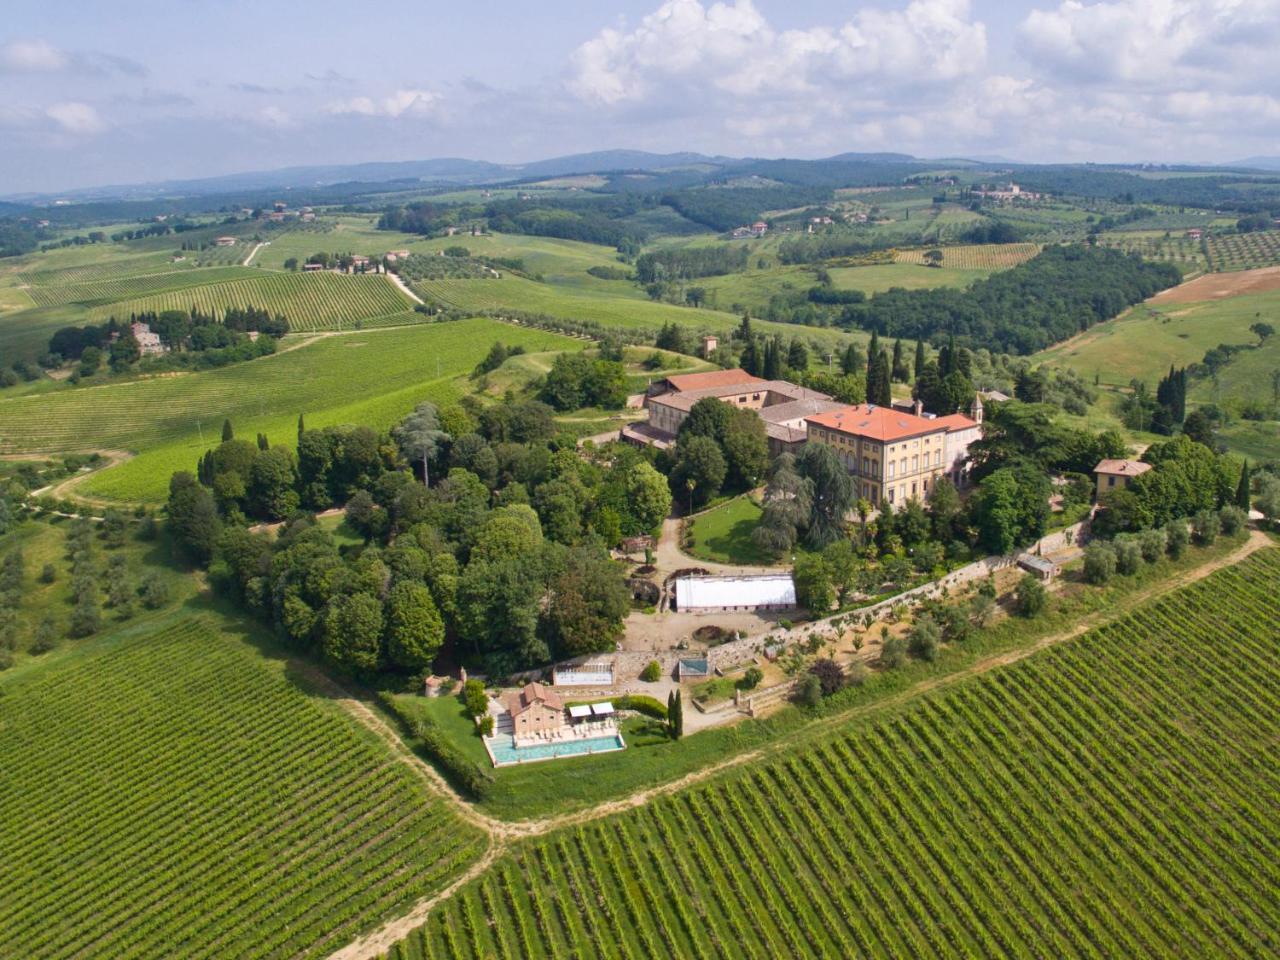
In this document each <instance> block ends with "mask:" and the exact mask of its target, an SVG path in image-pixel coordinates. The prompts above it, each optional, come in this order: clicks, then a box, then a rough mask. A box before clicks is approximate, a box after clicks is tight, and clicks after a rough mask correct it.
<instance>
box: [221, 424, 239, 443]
mask: <svg viewBox="0 0 1280 960" xmlns="http://www.w3.org/2000/svg"><path fill="white" fill-rule="evenodd" d="M235 435H236V433H235V431H234V430H232V429H231V421H230V420H223V421H222V442H223V443H226V442H227V441H228V440H230V439H231V438H232V437H234V436H235Z"/></svg>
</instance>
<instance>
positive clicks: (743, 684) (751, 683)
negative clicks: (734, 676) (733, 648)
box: [738, 667, 764, 690]
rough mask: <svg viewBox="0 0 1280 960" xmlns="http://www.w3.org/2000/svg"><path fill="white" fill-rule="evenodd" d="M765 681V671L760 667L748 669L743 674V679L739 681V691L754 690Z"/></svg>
mask: <svg viewBox="0 0 1280 960" xmlns="http://www.w3.org/2000/svg"><path fill="white" fill-rule="evenodd" d="M763 679H764V671H763V670H761V669H760V668H759V667H747V669H746V672H744V673H743V674H742V679H741V680H739V681H738V689H740V690H754V689H755V688H756V687H758V686H760V681H761V680H763Z"/></svg>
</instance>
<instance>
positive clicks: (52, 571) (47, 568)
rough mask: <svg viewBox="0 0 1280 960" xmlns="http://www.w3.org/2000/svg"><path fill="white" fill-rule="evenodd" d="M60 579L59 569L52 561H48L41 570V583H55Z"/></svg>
mask: <svg viewBox="0 0 1280 960" xmlns="http://www.w3.org/2000/svg"><path fill="white" fill-rule="evenodd" d="M57 579H58V570H57V568H56V567H54V565H53V564H52V563H46V564H45V565H44V567H43V568H42V569H41V570H40V582H41V583H53V581H55V580H57Z"/></svg>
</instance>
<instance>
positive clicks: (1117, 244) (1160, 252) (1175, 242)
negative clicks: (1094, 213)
mask: <svg viewBox="0 0 1280 960" xmlns="http://www.w3.org/2000/svg"><path fill="white" fill-rule="evenodd" d="M1098 244H1099V246H1104V247H1113V248H1114V249H1116V250H1123V251H1124V252H1125V253H1136V254H1138V255H1139V256H1140V257H1143V258H1145V259H1147V260H1165V261H1168V262H1169V263H1172V264H1175V265H1176V266H1178V267H1180V268H1181V269H1182V270H1183V271H1184V272H1186V273H1190V272H1192V271H1196V270H1205V269H1208V261H1207V260H1206V259H1205V254H1204V247H1205V245H1204V244H1203V243H1201V241H1199V240H1195V239H1192V238H1191V237H1187V236H1185V235H1183V234H1182V233H1181V232H1179V233H1178V234H1177V235H1176V236H1175V235H1172V234H1170V235H1169V236H1165V235H1163V234H1159V233H1150V232H1148V233H1132V234H1126V233H1114V234H1112V233H1104V234H1101V235H1100V236H1099V237H1098Z"/></svg>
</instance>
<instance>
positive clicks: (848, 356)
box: [840, 343, 867, 374]
mask: <svg viewBox="0 0 1280 960" xmlns="http://www.w3.org/2000/svg"><path fill="white" fill-rule="evenodd" d="M866 365H867V364H866V361H865V360H864V359H863V356H862V351H861V350H860V349H859V348H858V345H857V344H856V343H851V344H849V346H847V347H845V348H844V356H842V357H841V358H840V372H841V373H845V374H850V373H858V372H859V371H862V370H865V368H866Z"/></svg>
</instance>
